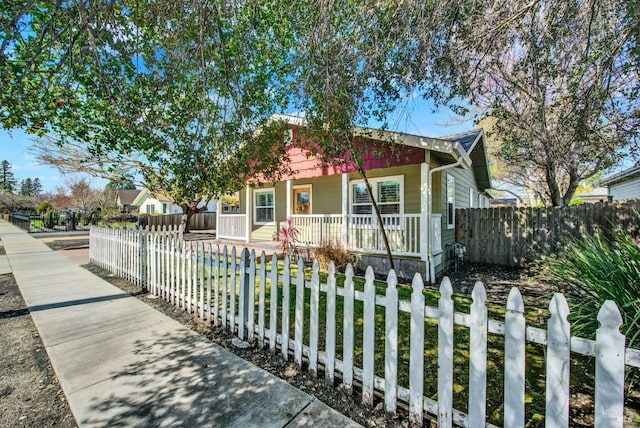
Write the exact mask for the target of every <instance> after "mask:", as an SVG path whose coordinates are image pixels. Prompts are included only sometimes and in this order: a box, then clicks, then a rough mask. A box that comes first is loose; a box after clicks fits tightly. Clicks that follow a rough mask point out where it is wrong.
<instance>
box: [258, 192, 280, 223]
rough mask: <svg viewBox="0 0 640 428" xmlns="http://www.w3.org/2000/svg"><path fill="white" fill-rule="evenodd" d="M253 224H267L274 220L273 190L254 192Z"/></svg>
mask: <svg viewBox="0 0 640 428" xmlns="http://www.w3.org/2000/svg"><path fill="white" fill-rule="evenodd" d="M254 195H255V212H254V223H255V224H269V223H273V222H274V220H275V191H274V190H273V189H264V190H256V191H255V192H254Z"/></svg>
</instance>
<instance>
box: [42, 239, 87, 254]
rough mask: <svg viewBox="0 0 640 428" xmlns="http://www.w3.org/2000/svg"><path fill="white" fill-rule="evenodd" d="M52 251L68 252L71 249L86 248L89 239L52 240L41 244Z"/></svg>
mask: <svg viewBox="0 0 640 428" xmlns="http://www.w3.org/2000/svg"><path fill="white" fill-rule="evenodd" d="M43 243H44V244H45V245H47V246H48V247H49V248H51V249H52V250H53V251H58V250H68V249H71V248H88V247H89V238H86V239H54V240H53V241H48V242H43Z"/></svg>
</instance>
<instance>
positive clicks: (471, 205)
mask: <svg viewBox="0 0 640 428" xmlns="http://www.w3.org/2000/svg"><path fill="white" fill-rule="evenodd" d="M474 199H475V191H474V190H473V187H469V208H474V206H473V204H474Z"/></svg>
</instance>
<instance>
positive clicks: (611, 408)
mask: <svg viewBox="0 0 640 428" xmlns="http://www.w3.org/2000/svg"><path fill="white" fill-rule="evenodd" d="M598 322H599V323H600V327H599V328H598V329H597V330H596V345H595V351H596V386H597V387H596V392H595V406H596V409H595V425H596V426H597V427H605V428H622V426H623V422H624V408H623V407H624V340H625V338H624V335H622V333H620V326H621V325H622V316H621V315H620V311H619V310H618V307H617V306H616V304H615V303H614V302H613V301H611V300H607V301H606V302H604V304H603V305H602V307H601V308H600V311H599V312H598Z"/></svg>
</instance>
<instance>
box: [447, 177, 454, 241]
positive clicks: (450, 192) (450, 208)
mask: <svg viewBox="0 0 640 428" xmlns="http://www.w3.org/2000/svg"><path fill="white" fill-rule="evenodd" d="M455 226H456V179H455V178H454V177H453V176H452V175H449V174H447V229H453V228H454V227H455Z"/></svg>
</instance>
